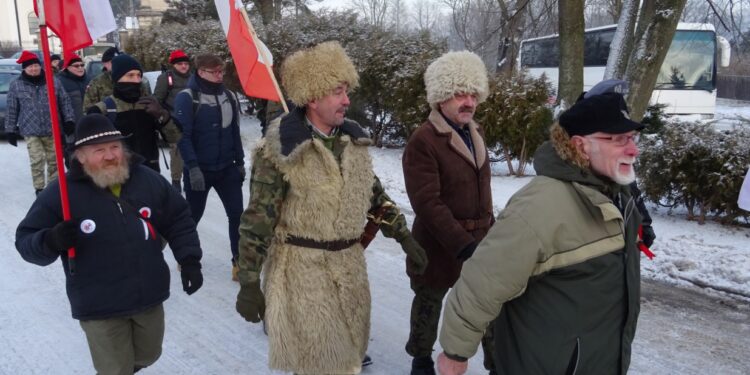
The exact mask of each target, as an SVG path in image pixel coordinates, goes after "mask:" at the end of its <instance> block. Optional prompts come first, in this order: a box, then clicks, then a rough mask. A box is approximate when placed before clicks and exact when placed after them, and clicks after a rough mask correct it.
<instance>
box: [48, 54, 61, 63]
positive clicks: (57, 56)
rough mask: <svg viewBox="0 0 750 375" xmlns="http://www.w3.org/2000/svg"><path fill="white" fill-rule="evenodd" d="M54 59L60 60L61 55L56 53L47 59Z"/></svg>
mask: <svg viewBox="0 0 750 375" xmlns="http://www.w3.org/2000/svg"><path fill="white" fill-rule="evenodd" d="M55 60H62V57H60V55H58V54H56V53H55V54H53V55H52V56H50V57H49V61H55Z"/></svg>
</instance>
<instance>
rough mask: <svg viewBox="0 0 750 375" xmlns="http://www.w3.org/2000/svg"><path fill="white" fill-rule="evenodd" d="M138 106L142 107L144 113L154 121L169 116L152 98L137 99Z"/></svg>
mask: <svg viewBox="0 0 750 375" xmlns="http://www.w3.org/2000/svg"><path fill="white" fill-rule="evenodd" d="M138 104H140V105H142V106H144V107H145V108H144V109H145V110H146V113H148V114H149V115H151V116H152V117H153V118H155V119H158V118H161V117H166V116H168V115H169V113H168V112H167V111H166V110H165V109H164V108H162V107H161V104H159V101H158V100H156V98H155V97H153V96H143V97H141V98H140V99H138Z"/></svg>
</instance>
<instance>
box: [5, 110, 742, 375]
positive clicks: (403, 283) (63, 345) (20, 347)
mask: <svg viewBox="0 0 750 375" xmlns="http://www.w3.org/2000/svg"><path fill="white" fill-rule="evenodd" d="M243 124H244V125H243V136H244V137H245V144H246V149H247V150H250V149H251V147H252V145H253V144H254V143H255V140H256V139H257V135H258V131H257V123H256V122H254V121H250V120H248V121H245V122H244V123H243ZM23 145H24V144H23V143H20V144H19V146H21V147H19V148H13V147H10V146H8V145H7V144H6V143H4V142H2V143H0V160H2V165H3V168H2V171H3V175H2V176H3V177H2V178H0V197H2V205H3V208H2V213H3V214H2V215H0V251H2V255H3V256H2V258H0V301H1V303H0V347H2V348H3V350H2V354H0V374H8V375H11V374H12V375H16V374H24V375H25V374H44V375H47V374H91V373H93V368H92V366H91V363H90V359H89V354H88V348H87V346H86V341H85V338H84V335H83V332H82V331H81V329H80V327H79V325H78V322H77V321H75V320H73V319H72V318H71V317H70V309H69V304H68V301H67V298H66V296H65V287H64V276H63V273H62V268H61V266H60V264H59V262H56V263H55V264H53V265H51V266H49V267H44V268H42V267H38V266H35V265H32V264H28V263H25V262H24V261H23V260H22V259H21V258H20V256H18V254H17V252H16V250H15V247H14V244H13V241H14V232H15V228H16V225H17V224H18V221H19V220H20V219H21V218H22V217H23V215H25V213H26V210H27V209H28V207H29V205H30V204H31V202H32V200H33V189H32V188H31V179H30V176H29V170H28V164H27V163H28V157H27V155H26V150H25V148H24V147H23ZM372 154H373V158H374V161H375V168H376V172H377V173H378V175H379V176H380V177H381V179H382V180H383V184H384V185H385V186H386V188H387V190H388V192H389V193H390V194H391V195H392V197H393V198H394V200H395V201H396V202H397V203H398V204H399V205H401V206H402V207H404V205H406V206H405V207H408V202H405V201H404V200H405V199H406V198H405V193H404V191H403V179H402V177H401V168H400V153H399V152H397V151H394V150H378V149H373V150H372ZM164 173H165V175H166V173H168V172H166V171H165V172H164ZM526 182H527V181H524V180H523V179H515V180H514V179H505V178H503V179H500V178H496V179H493V194H494V195H495V201H496V206H497V207H498V208H499V207H502V205H503V204H504V203H505V201H506V200H507V198H508V196H510V194H512V192H514V191H515V190H517V189H518V188H519V187H520V186H523V185H524V184H525V183H526ZM247 199H248V197H247V196H245V201H246V202H247ZM404 212H405V213H406V214H407V216H408V217H411V216H412V215H411V212H410V210H409V209H408V208H405V209H404ZM670 220H673V219H666V218H664V217H661V216H659V217H657V218H656V219H655V222H658V223H664V225H665V226H669V230H668V231H665V232H664V235H662V237H660V241H663V243H664V246H665V248H667V247H666V245H667V244H668V243H671V242H673V238H689V237H690V235H691V234H694V232H695V231H696V230H700V229H696V228H697V227H694V226H693V224H692V223H679V222H678V223H670V222H669V221H670ZM655 225H656V224H655ZM701 228H702V230H711V231H713V232H714V235H713V236H708V237H707V239H706V240H705V241H704V240H701V243H703V242H707V243H705V244H704V245H705V246H706V247H705V248H711V249H716V251H723V250H722V249H726V248H727V246H730V245H731V246H733V247H732V251H737V252H739V250H743V251H745V252H746V250H744V247H740V245H737V244H741V243H742V242H741V239H742V238H744V236H745V235H744V234H743V233H734V232H731V231H729V232H727V231H725V230H723V229H715V228H716V227H714V226H709V225H707V226H703V227H701ZM712 228H714V229H712ZM658 231H659V229H657V232H658ZM199 232H200V236H201V242H202V244H203V248H204V258H203V267H204V268H203V272H204V275H205V284H204V286H203V288H202V289H201V290H200V291H198V292H197V293H196V294H194V295H193V296H187V295H185V293H183V292H182V289H181V286H180V282H179V275H178V274H177V272H176V270H175V263H174V260H173V259H172V256H171V253H170V252H169V251H168V250H167V251H165V256H166V259H167V261H168V262H169V264H170V266H171V268H172V270H173V271H174V272H173V275H172V297H171V298H170V299H169V300H168V301H167V302H166V303H165V308H166V317H167V332H166V339H165V343H164V353H163V355H162V358H161V359H160V360H159V361H158V362H157V363H156V364H155V365H154V366H152V367H151V368H148V369H146V370H144V371H142V372H140V373H139V374H141V373H142V374H144V375H148V374H201V375H204V374H269V373H271V372H270V371H269V370H268V369H267V365H266V363H267V344H266V337H265V336H264V335H263V333H262V330H261V327H260V326H258V325H251V324H249V323H246V322H245V321H244V320H242V318H240V317H239V315H238V314H237V313H236V312H235V311H234V301H235V296H236V293H237V290H238V285H237V284H236V283H233V282H232V281H231V280H230V264H229V257H230V255H229V254H230V253H229V243H228V240H227V238H226V216H225V214H224V211H223V208H222V206H221V203H220V202H219V200H218V197H217V196H216V195H215V194H214V193H211V195H210V196H209V202H208V207H207V209H206V213H205V214H204V218H203V220H202V221H201V223H200V225H199ZM730 232H731V233H734V234H731V233H730ZM735 232H736V231H735ZM731 236H735V237H732V238H734V239H733V240H732V241H731V244H730V245H725V244H724V243H722V242H721V240H720V239H719V238H720V237H721V238H723V239H724V241H726V238H727V237H731ZM683 241H686V240H683ZM712 241H713V242H712ZM745 243H747V242H745ZM678 244H680V245H681V246H683V247H684V246H687V245H686V244H687V243H686V242H678ZM712 244H714V245H717V246H715V247H710V245H712ZM718 245H721V246H718ZM731 246H730V247H731ZM738 247H739V248H738ZM657 249H658V247H657ZM701 249H703V248H701ZM403 259H404V256H403V254H402V253H401V250H400V249H399V248H398V247H397V244H396V243H395V242H394V241H391V240H387V239H384V238H382V237H378V238H377V239H376V240H375V241H374V242H373V244H372V245H371V246H370V248H368V250H367V261H368V271H369V275H370V283H371V291H372V295H373V311H372V335H371V336H372V337H371V342H370V350H369V353H370V355H371V356H372V357H373V359H374V361H375V364H374V365H372V366H371V367H369V368H367V369H366V370H365V372H364V374H373V375H374V374H383V375H390V374H407V373H408V370H409V365H410V358H409V357H408V356H407V354H406V353H405V352H404V349H403V346H404V343H405V342H406V338H407V335H408V327H409V323H408V315H409V307H410V303H411V297H412V292H411V290H410V289H409V283H408V279H407V277H406V276H405V274H404V271H403V268H404V266H403ZM651 272H652V273H653V272H654V271H651ZM743 272H747V270H744V271H743ZM741 273H742V272H741ZM740 285H744V284H740ZM747 348H750V301H748V300H743V299H740V298H737V297H726V296H720V295H719V294H718V293H710V294H706V293H705V292H701V291H697V289H696V288H691V289H684V288H682V287H680V288H678V287H675V286H673V285H671V284H666V283H662V282H656V281H645V282H644V283H643V304H642V312H641V317H640V321H639V326H638V331H637V335H636V341H635V344H634V354H633V362H632V366H631V370H632V371H631V373H633V374H703V373H708V372H710V373H715V374H722V375H724V374H749V373H750V359H748V349H747ZM436 349H438V348H436ZM480 352H481V351H480ZM482 373H486V372H485V371H483V370H482V366H481V354H480V356H478V357H475V358H473V359H472V362H471V365H470V370H469V374H482Z"/></svg>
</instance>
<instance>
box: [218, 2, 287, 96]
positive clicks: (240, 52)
mask: <svg viewBox="0 0 750 375" xmlns="http://www.w3.org/2000/svg"><path fill="white" fill-rule="evenodd" d="M214 4H216V10H217V12H218V13H219V20H221V27H222V28H223V29H224V34H225V35H226V37H227V44H229V51H230V52H231V53H232V58H233V59H234V66H235V67H236V68H237V75H238V77H239V79H240V83H241V84H242V89H243V90H244V91H245V94H246V95H248V96H252V97H254V98H262V99H268V100H272V101H275V102H280V101H281V96H280V94H279V90H278V86H277V84H276V81H275V79H274V77H273V76H272V73H271V70H270V69H269V68H270V67H271V66H273V57H272V56H271V51H269V50H268V47H266V45H265V44H263V42H261V41H260V39H258V38H257V37H256V38H253V33H254V32H251V29H250V25H249V24H248V23H249V21H246V20H245V16H244V15H243V11H244V9H242V2H241V1H239V0H214ZM256 43H257V44H256ZM264 56H267V57H268V61H266V60H265V59H264Z"/></svg>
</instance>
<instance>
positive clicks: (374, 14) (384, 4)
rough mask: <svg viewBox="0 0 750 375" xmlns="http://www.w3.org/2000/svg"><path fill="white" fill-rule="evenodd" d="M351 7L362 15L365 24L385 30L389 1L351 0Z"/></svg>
mask: <svg viewBox="0 0 750 375" xmlns="http://www.w3.org/2000/svg"><path fill="white" fill-rule="evenodd" d="M351 5H352V6H353V8H354V10H356V11H358V12H359V13H360V14H362V16H363V17H364V18H365V21H366V22H367V23H369V24H371V25H373V26H375V27H377V28H380V29H385V26H386V19H387V17H388V9H389V5H390V4H389V0H352V2H351Z"/></svg>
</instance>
